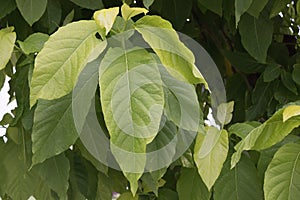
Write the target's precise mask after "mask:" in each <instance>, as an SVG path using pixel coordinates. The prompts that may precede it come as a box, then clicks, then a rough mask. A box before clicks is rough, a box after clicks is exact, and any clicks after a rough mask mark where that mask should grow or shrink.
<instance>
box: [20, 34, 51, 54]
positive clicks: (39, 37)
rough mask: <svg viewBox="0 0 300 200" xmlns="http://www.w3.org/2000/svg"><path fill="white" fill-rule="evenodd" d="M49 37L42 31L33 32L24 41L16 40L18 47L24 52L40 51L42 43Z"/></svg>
mask: <svg viewBox="0 0 300 200" xmlns="http://www.w3.org/2000/svg"><path fill="white" fill-rule="evenodd" d="M48 39H49V35H47V34H44V33H34V34H32V35H30V36H29V37H28V38H26V40H25V41H24V42H21V41H18V43H19V45H20V48H21V49H22V51H23V52H24V53H25V54H27V55H28V54H30V53H36V52H40V51H41V50H42V48H43V46H44V43H45V42H46V41H47V40H48Z"/></svg>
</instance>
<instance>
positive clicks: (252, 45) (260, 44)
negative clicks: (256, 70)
mask: <svg viewBox="0 0 300 200" xmlns="http://www.w3.org/2000/svg"><path fill="white" fill-rule="evenodd" d="M236 1H239V2H241V1H240V0H236ZM262 27H263V28H262ZM239 32H240V34H241V40H242V44H243V46H244V47H245V49H246V50H247V51H248V53H249V54H250V55H251V56H253V57H254V58H255V59H256V60H257V61H259V62H261V63H265V62H266V58H267V52H268V49H269V46H270V44H271V42H272V36H273V25H272V23H271V22H270V21H268V20H266V19H265V18H264V17H263V16H260V17H259V18H258V19H256V18H255V17H253V16H251V15H249V14H245V15H243V17H242V18H241V21H240V25H239Z"/></svg>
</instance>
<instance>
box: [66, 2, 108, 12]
mask: <svg viewBox="0 0 300 200" xmlns="http://www.w3.org/2000/svg"><path fill="white" fill-rule="evenodd" d="M71 1H72V2H73V3H75V4H77V5H79V6H81V7H83V8H88V9H91V10H97V9H102V8H104V5H103V2H102V0H71Z"/></svg>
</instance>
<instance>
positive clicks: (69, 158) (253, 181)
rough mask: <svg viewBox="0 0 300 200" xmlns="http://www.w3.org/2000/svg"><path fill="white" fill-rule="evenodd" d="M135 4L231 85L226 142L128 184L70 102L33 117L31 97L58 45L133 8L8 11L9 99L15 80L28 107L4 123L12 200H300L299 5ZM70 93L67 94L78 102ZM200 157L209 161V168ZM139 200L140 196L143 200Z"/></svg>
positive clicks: (1, 191)
mask: <svg viewBox="0 0 300 200" xmlns="http://www.w3.org/2000/svg"><path fill="white" fill-rule="evenodd" d="M126 3H127V4H129V5H131V6H139V7H144V8H147V9H149V13H148V14H147V15H159V16H162V17H163V18H164V19H167V20H169V21H170V22H171V23H172V25H173V28H174V29H175V30H177V31H180V32H182V33H185V34H187V35H189V36H190V37H192V38H194V39H195V40H196V41H198V42H199V43H200V44H201V45H202V46H203V47H205V49H206V50H207V51H208V52H209V53H210V55H211V56H212V57H213V59H214V61H215V63H216V64H217V66H218V69H219V71H220V73H221V75H222V77H223V80H224V83H225V85H226V91H227V100H228V101H234V102H235V105H234V110H233V113H232V114H233V116H232V120H231V122H230V123H229V124H227V125H226V126H225V127H224V130H222V131H218V130H214V129H213V128H207V129H206V130H205V133H210V134H206V135H205V134H204V135H203V134H201V133H200V134H199V135H198V136H197V138H196V140H195V142H194V143H193V144H192V145H191V147H190V148H189V149H188V150H187V152H186V153H185V154H184V155H183V156H182V157H181V158H180V159H178V160H177V161H176V162H174V163H172V164H171V165H170V166H169V167H168V168H167V169H164V170H161V171H156V172H153V173H145V174H143V175H142V176H141V177H140V178H138V179H139V181H138V182H136V183H134V180H133V179H130V178H129V176H128V175H127V176H126V177H127V179H128V180H129V181H130V183H129V182H128V180H127V179H126V178H125V176H124V175H123V173H122V172H119V171H116V170H114V169H110V168H107V167H106V166H103V165H102V164H101V163H99V162H98V161H97V160H96V159H94V158H93V157H92V156H91V155H90V154H89V153H88V151H87V150H86V149H85V147H84V146H83V145H82V144H81V142H80V140H78V139H77V134H76V130H75V127H74V124H72V123H70V121H71V120H70V118H71V117H72V113H71V109H70V104H71V103H70V102H71V96H70V95H66V96H64V97H62V96H57V99H56V100H49V99H48V100H39V102H38V104H37V105H34V103H35V102H32V101H35V100H37V98H36V99H34V96H33V97H32V93H34V92H33V91H31V96H30V89H29V88H32V87H33V86H32V85H31V84H35V83H34V82H31V79H32V76H36V77H41V76H42V74H43V73H41V74H38V73H36V74H35V75H33V74H34V66H35V65H39V64H41V63H42V64H43V63H47V60H42V59H40V60H35V59H36V56H37V53H38V52H40V51H41V50H42V48H43V46H44V43H45V42H46V41H47V40H48V39H49V35H51V34H53V33H54V32H55V31H57V30H58V28H59V27H61V26H65V25H67V24H70V23H71V22H75V21H78V20H90V19H91V18H92V17H93V14H94V12H95V11H96V10H100V9H104V8H110V7H115V6H121V5H122V4H123V2H122V1H121V0H0V5H1V7H0V26H1V30H0V52H1V54H0V70H1V71H0V87H1V88H2V86H3V83H4V80H5V77H6V76H8V77H10V81H9V84H10V91H9V94H10V101H13V100H16V101H17V104H18V107H17V108H16V109H15V110H13V111H12V113H13V115H11V114H6V115H5V116H4V117H3V119H2V120H1V122H0V125H1V126H3V127H6V135H5V136H3V138H4V140H1V142H0V152H1V153H0V160H1V163H0V180H1V185H0V196H1V197H2V199H27V198H28V197H30V196H34V197H35V198H36V199H76V200H77V199H91V200H92V199H112V195H115V194H116V193H119V194H120V195H121V196H120V197H119V199H197V200H198V199H199V200H205V199H215V200H223V199H230V200H239V199H242V200H247V199H249V200H259V199H266V200H277V199H278V200H281V199H282V200H287V199H289V200H296V199H299V198H300V156H299V155H300V142H299V129H298V128H297V127H298V126H299V125H300V118H299V114H300V106H299V105H300V104H299V102H297V101H298V100H300V97H299V95H300V54H299V29H300V1H297V0H293V1H292V0H244V1H240V0H224V1H223V0H210V1H207V0H186V1H182V0H172V1H170V0H143V1H142V0H138V1H134V2H133V1H131V0H126ZM95 16H96V15H95ZM123 17H124V16H123ZM139 18H140V15H138V16H137V17H135V18H134V21H136V20H138V19H139ZM87 23H88V22H87ZM153 23H154V24H155V21H153ZM71 26H73V28H72V29H71V28H70V27H71ZM88 26H89V29H88V30H90V31H91V33H94V32H95V33H96V32H97V29H98V28H97V27H96V26H94V25H93V24H91V23H90V24H89V25H88ZM66 27H69V28H70V30H68V28H65V29H61V30H64V31H66V35H67V36H68V34H67V33H70V31H74V30H79V29H81V28H82V27H81V26H80V24H77V25H76V23H73V24H72V25H71V24H70V26H66ZM93 31H94V32H93ZM78 34H79V32H76V31H75V32H74V34H73V35H78ZM103 34H104V35H105V33H103ZM61 35H64V33H61ZM69 35H70V34H69ZM101 36H103V35H101ZM55 37H56V36H51V38H52V41H54V42H55V41H58V40H59V39H60V40H62V41H64V39H65V40H66V38H61V37H58V36H57V38H55ZM80 37H84V35H82V36H81V35H80ZM87 37H88V36H87ZM89 40H90V43H89V45H88V46H87V47H84V48H85V49H89V48H90V49H92V47H93V45H95V44H96V43H93V38H90V39H89ZM43 51H44V52H46V53H50V52H51V49H47V50H43ZM47 51H48V52H47ZM46 53H45V54H46ZM41 54H42V53H41ZM41 57H42V56H41ZM35 61H36V62H37V63H35ZM78 62H82V63H84V62H85V61H83V60H82V61H78ZM42 64H41V65H42ZM58 67H60V66H58ZM72 81H73V80H71V79H68V80H67V81H66V83H65V84H66V87H68V92H70V91H71V90H72V83H73V82H72ZM190 83H196V82H193V80H190ZM103 84H106V83H103ZM49 87H50V89H51V84H50V83H49ZM196 88H197V94H198V100H199V102H200V105H204V104H203V103H204V102H205V103H206V104H205V106H201V107H202V110H203V113H204V119H205V117H206V116H207V114H208V108H209V106H210V102H209V98H208V95H207V92H203V91H202V90H201V86H200V85H196ZM52 89H54V90H59V89H61V88H52ZM62 90H63V89H62ZM68 92H66V94H67V93H68ZM45 95H47V94H45ZM51 95H52V94H51ZM96 95H97V94H96ZM30 98H31V100H30ZM32 98H33V99H32ZM45 99H47V98H45ZM30 104H31V106H33V107H31V106H30ZM98 111H99V112H101V110H100V108H99V107H98ZM204 119H201V120H204ZM218 136H220V137H218ZM209 137H212V138H209ZM7 139H8V140H7ZM210 139H214V141H215V142H214V144H213V145H212V146H208V147H207V144H206V143H205V141H207V140H210ZM6 140H7V141H6ZM4 141H6V142H4ZM71 145H72V147H73V149H72V150H71V149H69V147H70V146H71ZM202 148H209V149H210V151H209V154H208V155H206V157H205V156H204V157H203V155H202V154H201V152H202V151H203V150H201V149H202ZM227 151H228V155H227V154H226V153H225V152H227ZM223 162H224V165H223ZM125 175H126V174H125ZM133 186H134V187H136V188H135V189H133ZM131 192H132V193H135V192H136V193H137V194H136V195H135V197H133V196H132V193H131Z"/></svg>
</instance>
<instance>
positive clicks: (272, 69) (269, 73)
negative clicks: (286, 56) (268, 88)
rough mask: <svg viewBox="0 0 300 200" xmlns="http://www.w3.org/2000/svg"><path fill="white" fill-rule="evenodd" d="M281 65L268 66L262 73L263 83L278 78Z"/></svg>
mask: <svg viewBox="0 0 300 200" xmlns="http://www.w3.org/2000/svg"><path fill="white" fill-rule="evenodd" d="M280 73H281V65H278V64H269V65H268V66H267V68H266V70H265V71H264V82H271V81H274V80H275V79H276V78H278V77H279V76H280Z"/></svg>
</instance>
